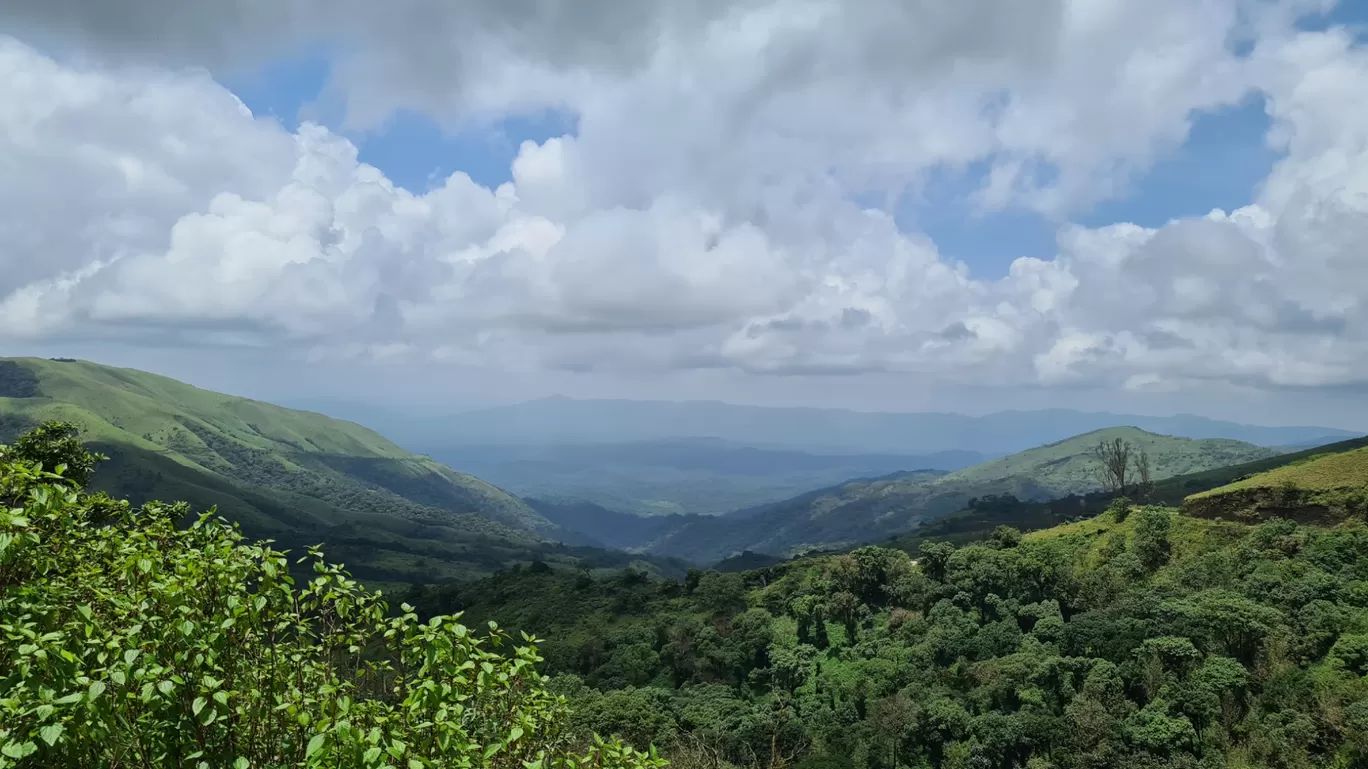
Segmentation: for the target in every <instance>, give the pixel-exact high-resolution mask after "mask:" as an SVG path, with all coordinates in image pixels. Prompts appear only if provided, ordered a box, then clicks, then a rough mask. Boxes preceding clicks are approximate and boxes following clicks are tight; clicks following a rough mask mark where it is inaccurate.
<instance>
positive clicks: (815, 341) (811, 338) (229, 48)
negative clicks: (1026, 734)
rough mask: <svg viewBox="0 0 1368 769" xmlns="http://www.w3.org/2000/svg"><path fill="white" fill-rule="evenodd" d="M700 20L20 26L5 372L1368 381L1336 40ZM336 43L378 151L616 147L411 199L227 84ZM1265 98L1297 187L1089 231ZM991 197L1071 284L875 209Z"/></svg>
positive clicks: (66, 18)
mask: <svg viewBox="0 0 1368 769" xmlns="http://www.w3.org/2000/svg"><path fill="white" fill-rule="evenodd" d="M680 6H681V4H677V3H666V2H664V1H663V0H660V1H659V2H643V3H638V4H632V6H631V9H629V10H624V7H623V6H621V4H617V3H607V2H591V3H587V4H577V5H576V12H575V13H573V14H570V13H568V12H566V11H564V10H561V9H563V8H564V7H565V6H562V5H559V4H554V3H547V2H538V1H536V0H522V1H520V2H507V1H505V2H500V3H493V2H489V3H484V2H474V1H472V2H464V3H438V2H435V0H434V2H422V1H419V0H414V1H413V2H407V3H400V4H398V5H397V6H395V7H394V8H391V9H388V10H386V11H385V12H384V13H381V12H379V11H377V10H376V9H378V8H379V7H380V6H378V5H376V4H371V3H361V2H359V0H358V1H357V2H342V3H328V4H327V5H326V6H325V5H323V4H322V3H321V2H316V1H315V0H294V1H293V2H279V3H269V4H261V3H249V2H245V0H244V1H243V2H236V3H235V2H222V3H214V4H209V3H204V4H198V3H188V4H187V3H177V4H166V3H163V2H154V1H153V0H124V1H123V2H120V3H118V4H117V9H115V8H114V7H112V6H111V5H110V4H108V3H98V4H97V3H87V2H79V1H78V0H17V2H12V3H7V4H6V8H5V10H3V11H0V19H3V20H5V21H6V22H7V23H6V25H5V28H7V29H15V30H19V34H21V35H23V37H22V38H19V37H0V104H4V105H6V108H5V109H3V110H0V168H3V169H4V173H3V179H4V181H3V182H0V232H3V233H4V241H5V243H6V248H5V249H3V250H0V339H3V338H5V337H9V338H10V339H12V340H30V341H31V340H42V339H97V340H98V339H118V340H121V341H128V340H144V341H147V342H149V343H152V342H155V343H165V342H168V341H177V342H188V343H194V344H199V345H209V344H221V345H238V346H241V345H248V346H251V345H256V346H272V347H284V348H287V349H291V350H295V351H298V353H299V354H304V355H313V356H323V357H343V358H349V357H350V358H362V359H386V358H391V357H407V358H425V359H433V360H445V361H454V362H461V363H470V364H477V365H486V366H493V367H500V368H505V369H511V370H524V371H526V370H538V369H547V368H555V369H565V370H571V371H580V370H598V371H670V370H677V369H694V368H723V369H735V370H739V371H744V372H751V373H762V374H786V373H858V372H865V371H896V372H915V373H919V374H926V375H928V376H932V377H935V378H936V379H938V380H944V381H948V382H955V381H974V382H984V381H991V382H996V383H1001V384H1017V383H1032V384H1044V385H1051V384H1086V385H1103V386H1110V387H1125V388H1131V389H1137V390H1164V389H1174V388H1181V387H1184V386H1185V385H1187V384H1189V383H1213V382H1214V383H1227V384H1235V385H1241V386H1248V385H1253V386H1260V387H1304V386H1327V385H1355V384H1362V383H1364V382H1365V381H1368V312H1366V311H1365V300H1368V259H1366V258H1365V252H1364V244H1365V243H1368V112H1365V111H1363V110H1362V109H1361V108H1360V107H1359V104H1358V102H1359V101H1360V100H1361V98H1362V94H1364V93H1368V50H1365V48H1364V47H1363V46H1362V45H1360V44H1359V43H1357V42H1356V41H1355V39H1354V38H1353V36H1352V35H1350V34H1349V33H1348V32H1346V31H1345V30H1342V29H1334V28H1332V29H1329V30H1325V31H1317V32H1311V31H1304V30H1301V29H1298V28H1297V27H1296V26H1295V25H1294V22H1295V21H1296V20H1297V18H1298V17H1299V16H1300V15H1302V14H1303V13H1305V12H1308V11H1311V10H1316V8H1315V4H1308V3H1271V2H1237V1H1236V0H1153V1H1152V2H1146V3H1123V2H1115V1H1104V0H1068V1H1065V0H1038V1H1034V2H1024V3H1006V4H1004V3H999V2H993V1H991V0H972V1H966V2H960V3H951V4H946V3H939V2H931V1H930V0H926V1H925V2H897V3H894V2H887V3H883V2H870V3H859V4H850V3H839V2H835V1H834V0H821V1H811V2H799V1H797V0H768V1H762V0H732V1H730V2H724V1H723V0H711V1H710V2H704V3H699V4H691V9H690V10H688V11H687V12H686V11H683V10H680ZM115 10H117V11H118V12H117V13H115V12H114V11H115ZM314 44H320V45H327V46H330V49H331V50H334V51H335V54H334V56H335V58H334V71H333V79H332V81H331V83H330V84H329V86H328V88H329V90H330V92H331V93H333V94H335V95H336V96H337V97H338V98H340V99H341V100H342V101H343V102H344V103H345V104H346V105H347V115H348V123H349V125H356V126H375V125H379V124H381V123H382V122H383V120H384V118H385V117H386V116H387V115H389V114H391V113H392V112H393V111H394V110H396V109H413V110H419V111H422V112H424V113H426V114H430V115H433V116H435V117H437V118H438V119H441V120H443V121H447V122H448V123H449V124H452V125H457V124H464V123H468V122H469V121H481V120H490V119H497V118H499V117H503V116H508V115H514V114H521V113H526V112H534V111H537V110H543V109H558V110H565V111H567V112H569V113H571V114H573V115H574V116H575V117H576V118H577V121H576V122H577V128H576V131H575V132H574V133H573V134H571V135H566V136H562V137H557V138H553V139H550V140H548V141H545V142H543V143H540V144H537V143H532V142H528V143H525V144H524V145H523V146H522V147H521V149H520V151H519V153H518V156H517V159H516V160H515V161H514V163H513V167H512V181H511V182H509V183H507V184H504V185H502V186H500V187H498V188H497V189H488V188H485V187H482V186H480V185H479V184H476V183H475V182H473V181H471V179H470V178H469V177H467V176H466V175H465V174H462V173H456V174H454V175H452V176H450V177H449V178H447V179H445V180H443V181H441V183H440V184H438V185H436V186H435V187H433V188H432V189H430V190H427V191H410V190H406V189H403V188H401V187H398V186H396V185H395V184H393V183H392V182H391V181H390V180H388V179H387V178H386V177H385V176H384V174H383V173H382V172H381V171H379V170H377V169H376V168H373V167H371V166H368V165H365V164H363V163H360V162H358V160H357V150H356V148H355V146H353V145H352V144H351V143H350V142H349V141H348V140H347V139H345V138H343V137H342V136H340V135H339V134H338V133H336V132H335V131H334V130H331V129H329V128H327V127H324V126H321V125H316V124H312V123H305V124H303V125H301V126H300V127H299V129H298V130H297V131H294V132H291V131H289V130H286V129H285V128H283V127H281V125H279V124H278V123H277V122H275V121H273V120H270V119H263V118H260V117H256V116H253V115H252V114H251V113H250V111H249V110H247V108H246V107H245V106H244V105H243V104H242V103H241V102H240V101H239V100H238V99H237V98H236V97H235V96H234V95H233V94H232V93H231V92H229V91H227V90H226V89H225V88H223V87H222V86H221V85H220V84H219V83H218V82H217V81H216V80H215V74H214V73H217V72H223V71H229V70H231V69H233V68H243V67H251V66H255V64H258V63H260V62H261V61H263V60H265V58H267V57H271V56H278V55H281V54H282V53H288V52H289V51H292V50H298V48H299V47H300V46H306V45H314ZM39 45H42V46H43V48H42V49H41V50H40V49H39V48H38V47H37V46H39ZM54 51H56V52H57V53H53V52H54ZM1250 99H1263V100H1264V104H1265V107H1266V110H1267V112H1268V115H1269V117H1270V118H1271V121H1272V125H1273V128H1272V130H1271V132H1270V134H1269V137H1268V140H1269V142H1270V143H1271V144H1272V145H1273V146H1275V147H1276V148H1277V149H1278V150H1279V151H1280V152H1281V153H1282V157H1281V159H1280V160H1279V161H1278V162H1277V164H1276V165H1275V167H1274V168H1273V170H1272V173H1271V174H1270V175H1269V176H1268V178H1267V179H1266V180H1264V182H1263V183H1262V184H1261V185H1260V187H1259V189H1258V190H1257V191H1256V193H1255V195H1254V200H1253V202H1252V203H1251V204H1250V205H1248V206H1246V207H1244V208H1241V209H1239V210H1234V211H1219V210H1218V211H1212V212H1211V213H1210V214H1209V215H1207V216H1204V217H1200V218H1193V219H1187V220H1179V221H1174V222H1170V223H1168V224H1166V225H1164V226H1162V227H1159V228H1145V227H1141V226H1137V225H1134V224H1130V223H1125V222H1118V223H1115V224H1112V225H1109V226H1103V227H1096V228H1087V227H1082V226H1079V225H1076V224H1070V223H1069V222H1070V221H1071V219H1073V218H1074V217H1075V216H1076V215H1077V214H1079V213H1080V212H1084V211H1086V210H1088V207H1089V206H1091V205H1092V204H1094V203H1096V202H1098V201H1101V200H1104V199H1108V198H1110V197H1114V196H1116V195H1119V194H1122V193H1124V191H1125V190H1126V185H1127V183H1128V182H1129V181H1130V180H1132V179H1133V178H1134V177H1135V175H1136V174H1138V173H1141V172H1143V171H1144V170H1145V169H1146V168H1148V167H1149V166H1150V165H1151V164H1153V163H1154V162H1155V160H1156V159H1157V158H1159V157H1161V156H1162V155H1163V154H1164V153H1166V152H1168V151H1171V150H1173V149H1175V148H1177V147H1178V146H1181V144H1182V143H1183V142H1184V140H1185V138H1186V136H1187V133H1188V130H1189V128H1190V125H1191V123H1192V121H1193V120H1194V118H1195V117H1196V116H1197V115H1199V114H1201V113H1202V112H1204V111H1212V110H1219V109H1223V108H1227V107H1231V106H1234V105H1238V104H1242V103H1247V100H1250ZM974 168H986V169H988V171H987V173H986V174H985V176H984V182H983V185H982V187H981V188H980V189H979V190H978V191H977V193H976V196H975V200H976V202H977V205H979V206H980V207H981V208H982V209H983V210H985V211H994V210H1001V209H1009V208H1011V209H1025V210H1029V211H1034V212H1037V213H1039V214H1040V215H1041V216H1045V217H1049V218H1050V220H1051V221H1055V222H1058V223H1059V232H1058V238H1057V250H1056V253H1053V254H1039V255H1030V256H1023V257H1021V258H1019V259H1017V260H1016V261H1015V262H1014V263H1012V265H1011V267H1010V270H1009V271H1008V273H1007V275H1005V276H1003V277H997V276H984V275H977V274H975V273H974V272H973V271H972V270H970V269H969V268H968V267H967V266H966V265H964V264H962V263H960V262H959V261H957V260H955V259H954V258H953V255H947V254H943V253H941V252H940V251H939V250H938V249H937V246H936V244H935V243H934V242H932V241H931V240H930V239H929V238H928V237H927V236H925V235H924V234H922V233H919V232H916V231H913V230H910V229H906V228H900V227H899V225H898V222H897V221H895V218H894V217H893V216H892V215H891V214H890V213H889V212H888V210H886V209H882V210H881V209H879V208H871V207H869V201H870V200H871V199H874V200H883V199H890V200H891V199H896V198H897V197H898V196H901V195H915V194H917V193H918V190H919V189H920V188H921V185H923V184H925V183H926V182H927V181H928V180H929V179H931V178H932V177H933V176H934V175H935V174H937V173H957V172H961V171H965V170H967V169H974ZM990 221H991V220H990Z"/></svg>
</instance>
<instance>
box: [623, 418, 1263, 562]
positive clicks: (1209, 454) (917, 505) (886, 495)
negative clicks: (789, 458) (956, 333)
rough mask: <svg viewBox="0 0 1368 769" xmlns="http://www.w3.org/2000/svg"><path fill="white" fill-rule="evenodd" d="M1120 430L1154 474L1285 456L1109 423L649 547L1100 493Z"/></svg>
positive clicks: (701, 548)
mask: <svg viewBox="0 0 1368 769" xmlns="http://www.w3.org/2000/svg"><path fill="white" fill-rule="evenodd" d="M1116 438H1120V439H1122V440H1125V441H1127V442H1129V443H1131V444H1132V445H1133V446H1136V447H1140V448H1144V449H1145V451H1146V452H1147V453H1148V454H1149V457H1150V459H1151V462H1152V463H1153V467H1154V477H1155V478H1156V479H1160V478H1164V477H1167V476H1172V475H1179V474H1183V473H1190V472H1197V471H1201V470H1208V469H1213V468H1217V467H1223V466H1226V465H1231V464H1237V463H1241V462H1248V461H1252V460H1257V459H1265V458H1269V457H1274V456H1276V455H1277V454H1278V452H1277V451H1276V450H1274V449H1270V448H1265V447H1260V446H1255V445H1253V444H1248V443H1241V442H1239V441H1231V440H1227V439H1190V438H1175V437H1171V436H1165V435H1157V434H1154V433H1150V432H1147V431H1144V430H1140V429H1138V428H1134V427H1117V428H1107V429H1104V430H1097V431H1093V432H1089V433H1085V434H1082V435H1077V436H1073V437H1072V438H1069V439H1067V440H1064V441H1059V442H1056V443H1052V444H1049V445H1046V446H1039V447H1036V448H1034V449H1029V450H1027V451H1024V452H1020V453H1018V454H1015V455H1012V456H1008V457H1004V458H1002V459H997V460H993V461H990V462H986V463H983V464H980V465H975V466H973V467H969V468H966V469H964V470H960V471H957V472H953V473H897V474H893V475H890V476H887V477H884V478H877V479H871V480H861V481H853V482H850V483H845V484H839V485H836V486H832V487H829V488H827V489H820V490H816V491H812V492H808V493H806V494H802V495H799V496H797V497H794V498H793V499H791V500H787V501H784V502H779V503H775V504H771V505H765V506H762V507H760V508H757V509H754V510H748V511H737V512H735V513H731V514H729V515H726V516H722V517H721V518H717V519H696V518H695V519H690V520H688V521H681V524H682V525H680V526H679V527H678V528H677V529H674V530H672V531H669V532H667V533H664V534H659V533H657V536H656V537H655V538H654V539H653V541H652V542H651V543H650V544H649V545H648V546H647V548H646V549H647V550H648V551H649V552H653V553H656V554H661V555H666V554H668V555H672V556H677V557H681V558H685V559H688V560H695V561H703V562H712V561H717V560H720V559H723V558H727V557H729V556H732V555H735V554H738V553H741V552H743V551H746V550H749V551H752V552H753V553H758V554H766V555H789V554H792V553H794V552H798V551H801V550H804V549H810V548H816V549H825V548H838V547H844V546H848V545H851V544H855V543H860V542H872V541H877V540H880V539H884V538H886V537H889V536H893V535H896V534H899V533H901V532H906V531H908V530H910V529H912V528H914V527H915V526H917V525H918V524H920V523H922V522H925V521H929V520H934V519H936V518H939V517H941V516H945V515H949V514H951V513H954V512H956V511H959V510H962V509H964V508H965V507H967V506H968V505H969V502H970V500H972V499H975V498H982V497H987V496H993V495H1011V496H1013V497H1016V498H1017V499H1019V500H1023V501H1033V500H1048V499H1054V498H1057V497H1064V496H1067V495H1069V494H1077V493H1083V492H1087V491H1093V490H1096V489H1098V488H1099V486H1100V483H1099V481H1098V478H1097V474H1096V467H1097V464H1096V460H1095V459H1094V458H1093V455H1092V452H1093V449H1094V447H1095V446H1096V445H1097V443H1098V442H1099V441H1101V440H1104V439H1105V440H1110V439H1116Z"/></svg>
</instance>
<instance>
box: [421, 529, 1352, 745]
mask: <svg viewBox="0 0 1368 769" xmlns="http://www.w3.org/2000/svg"><path fill="white" fill-rule="evenodd" d="M1127 509H1128V510H1131V512H1130V514H1129V515H1128V516H1126V517H1125V518H1124V520H1119V521H1118V520H1117V517H1116V516H1114V515H1111V514H1107V515H1099V516H1097V517H1095V518H1091V519H1088V520H1084V521H1079V522H1076V523H1071V524H1067V525H1064V526H1060V527H1056V528H1053V529H1049V530H1044V531H1039V532H1035V533H1032V534H1027V535H1025V536H1021V535H1019V534H1017V533H1015V532H1012V531H1008V530H998V531H996V532H994V533H993V535H992V536H990V537H989V538H988V539H987V540H986V541H984V542H982V543H978V544H972V545H969V546H964V547H955V546H954V545H952V544H949V543H944V542H942V543H928V544H926V545H925V546H924V547H923V548H922V550H921V551H920V552H919V553H917V555H916V562H915V563H914V562H913V558H911V557H909V556H908V555H907V554H905V553H903V552H900V551H896V550H890V549H886V548H879V547H864V548H859V549H856V550H854V551H852V552H850V553H846V554H842V555H832V556H823V557H816V558H807V559H800V560H795V561H790V562H785V563H782V564H778V565H774V566H768V567H765V568H761V569H757V570H753V571H749V572H745V573H741V574H735V575H728V576H732V577H734V578H735V579H738V580H739V581H740V584H741V587H742V597H741V600H739V601H738V600H736V599H735V598H734V587H735V583H733V582H732V581H731V580H722V579H720V577H721V576H722V575H716V574H711V573H708V572H694V573H692V574H691V575H690V576H689V578H688V579H686V580H685V581H684V582H683V583H682V584H680V583H672V582H653V583H652V582H647V583H635V584H629V583H627V582H626V581H624V580H623V579H621V578H617V579H608V580H605V579H592V580H578V581H577V580H576V579H574V578H572V577H570V576H569V575H562V574H556V573H550V574H545V573H543V574H535V575H534V574H531V573H529V571H528V570H525V569H524V570H519V571H516V572H515V571H505V572H501V573H499V574H497V575H495V576H493V577H490V578H488V579H486V580H483V581H481V582H479V583H475V584H470V585H454V586H446V587H440V588H439V587H428V588H417V587H415V588H414V589H413V590H412V591H411V592H410V593H409V594H408V595H407V596H406V598H407V599H408V600H409V601H410V602H412V603H414V604H415V605H417V606H418V612H419V614H420V615H423V614H425V613H434V612H445V611H452V610H464V611H465V612H466V616H468V617H475V618H498V619H499V620H500V621H501V622H505V623H507V624H508V625H509V626H511V627H519V628H536V629H538V630H543V631H545V632H547V633H549V634H550V635H551V636H552V638H553V639H554V640H552V641H548V642H547V644H546V645H545V646H544V647H543V649H544V654H545V656H546V658H547V666H548V670H549V671H550V672H552V673H554V674H556V676H555V678H554V679H553V680H554V681H555V682H556V683H555V686H556V688H557V690H558V691H562V692H564V693H566V694H567V696H569V697H570V698H571V700H572V701H574V702H579V703H583V706H582V707H580V708H579V709H578V712H579V713H580V714H581V715H580V718H583V719H585V720H586V722H587V723H589V724H590V725H592V726H593V728H595V729H599V730H601V731H603V732H608V733H616V734H619V735H621V736H622V737H623V738H625V739H627V740H629V741H632V742H634V743H635V744H638V745H644V744H647V743H648V742H653V743H655V744H659V745H663V746H666V755H667V756H668V757H670V758H671V760H672V761H678V762H679V763H680V765H688V766H695V765H697V766H699V767H703V766H707V767H710V768H711V767H724V766H727V765H735V766H755V767H761V766H763V767H767V768H773V767H780V766H790V765H791V766H795V767H800V768H804V769H806V768H809V767H810V768H812V769H818V768H822V767H831V768H832V769H836V768H839V769H898V768H899V767H968V766H974V767H983V769H1014V768H1015V767H1057V768H1058V769H1072V768H1074V767H1090V768H1092V767H1097V768H1100V767H1119V768H1120V769H1141V768H1144V769H1149V768H1150V767H1159V766H1177V767H1194V768H1195V767H1220V766H1224V767H1246V766H1247V767H1253V766H1279V767H1350V766H1361V765H1365V762H1368V708H1365V707H1363V705H1362V703H1363V702H1364V701H1368V678H1365V673H1368V641H1365V639H1368V527H1365V526H1363V525H1361V524H1358V523H1352V524H1346V525H1343V526H1339V527H1336V528H1320V527H1313V526H1304V525H1297V524H1295V523H1291V522H1288V521H1273V522H1269V523H1265V524H1262V525H1260V526H1257V527H1249V526H1245V525H1241V524H1236V523H1231V522H1216V521H1210V520H1203V519H1196V518H1190V517H1185V516H1181V515H1178V514H1176V513H1175V511H1174V510H1172V509H1171V508H1164V507H1159V506H1138V507H1131V506H1129V505H1127ZM727 604H731V608H729V609H726V610H725V611H723V610H722V609H721V607H723V606H725V605H727Z"/></svg>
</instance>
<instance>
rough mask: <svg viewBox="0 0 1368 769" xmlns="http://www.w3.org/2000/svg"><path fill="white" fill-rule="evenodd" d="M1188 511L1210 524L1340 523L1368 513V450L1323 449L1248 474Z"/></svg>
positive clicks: (1190, 503)
mask: <svg viewBox="0 0 1368 769" xmlns="http://www.w3.org/2000/svg"><path fill="white" fill-rule="evenodd" d="M1183 510H1184V511H1185V512H1187V513H1188V514H1189V515H1195V516H1202V517H1206V518H1238V519H1257V518H1266V517H1273V516H1277V517H1284V518H1296V519H1298V520H1303V521H1331V520H1339V519H1342V518H1344V517H1346V516H1349V515H1353V514H1356V513H1358V514H1361V513H1363V512H1365V511H1368V447H1358V448H1350V449H1348V450H1338V451H1336V450H1333V447H1321V448H1319V449H1315V450H1313V453H1311V455H1310V456H1301V457H1298V458H1297V459H1296V460H1294V461H1292V462H1290V463H1288V464H1285V465H1282V466H1280V467H1275V468H1271V469H1268V470H1265V471H1263V472H1258V473H1253V474H1246V475H1242V476H1240V477H1238V478H1237V479H1236V480H1234V481H1232V482H1230V483H1228V484H1225V485H1223V486H1218V487H1216V488H1213V489H1209V490H1207V491H1202V492H1199V493H1196V494H1192V495H1190V496H1188V497H1187V498H1186V499H1185V500H1184V501H1183Z"/></svg>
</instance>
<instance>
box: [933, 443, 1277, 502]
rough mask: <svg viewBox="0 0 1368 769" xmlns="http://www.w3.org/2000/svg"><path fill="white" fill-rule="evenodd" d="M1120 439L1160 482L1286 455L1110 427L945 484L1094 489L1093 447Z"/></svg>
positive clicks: (1051, 492)
mask: <svg viewBox="0 0 1368 769" xmlns="http://www.w3.org/2000/svg"><path fill="white" fill-rule="evenodd" d="M1118 438H1119V439H1121V440H1124V441H1126V442H1127V443H1129V444H1130V445H1131V446H1133V447H1135V449H1136V450H1144V451H1145V452H1146V453H1147V454H1148V455H1149V459H1150V462H1151V465H1152V466H1153V472H1154V477H1155V478H1156V479H1161V478H1169V477H1172V476H1175V475H1184V474H1187V473H1191V472H1194V471H1198V470H1206V469H1210V468H1218V467H1226V466H1228V465H1235V464H1239V463H1241V462H1248V461H1251V460H1256V459H1265V458H1271V457H1275V456H1277V455H1278V454H1279V453H1280V452H1278V450H1276V449H1270V448H1264V447H1262V446H1255V445H1253V444H1249V443H1243V442H1241V441H1232V440H1227V439H1223V438H1205V439H1201V440H1195V439H1192V438H1174V437H1172V436H1168V435H1157V434H1155V433H1151V432H1146V431H1144V430H1141V429H1139V428H1135V427H1109V428H1107V429H1104V430H1095V431H1093V432H1090V433H1084V434H1082V435H1076V436H1074V437H1072V438H1069V439H1067V440H1063V441H1059V442H1058V443H1051V444H1048V445H1046V446H1041V447H1039V448H1034V449H1030V450H1027V451H1023V452H1021V453H1019V454H1013V455H1011V456H1009V457H1003V458H1002V459H996V460H993V461H991V462H984V463H983V464H980V465H974V466H973V467H969V468H965V469H964V470H960V471H958V472H954V473H950V474H949V475H947V476H945V477H944V478H943V479H941V481H940V483H942V484H976V483H986V482H991V481H997V480H1002V479H1005V478H1013V477H1017V478H1029V479H1030V480H1031V482H1033V483H1034V484H1035V485H1037V486H1039V487H1040V489H1041V490H1042V492H1043V493H1045V494H1046V495H1048V496H1054V497H1062V496H1066V495H1068V494H1079V493H1083V492H1087V491H1092V490H1094V489H1096V488H1097V487H1098V478H1097V460H1096V458H1095V457H1094V456H1093V449H1094V447H1096V446H1097V444H1098V442H1099V441H1111V440H1116V439H1118Z"/></svg>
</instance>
